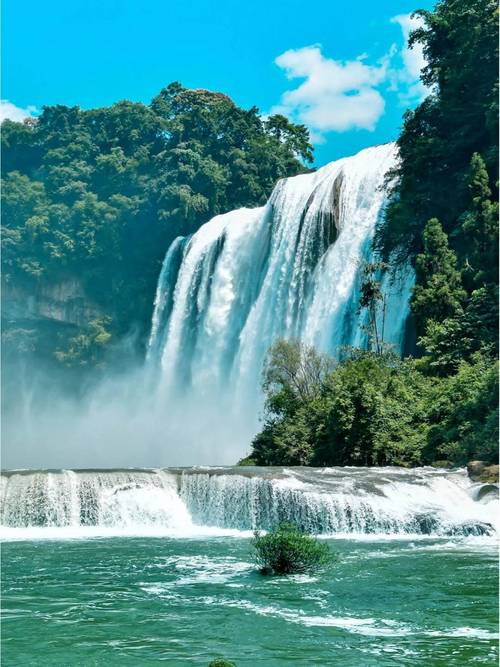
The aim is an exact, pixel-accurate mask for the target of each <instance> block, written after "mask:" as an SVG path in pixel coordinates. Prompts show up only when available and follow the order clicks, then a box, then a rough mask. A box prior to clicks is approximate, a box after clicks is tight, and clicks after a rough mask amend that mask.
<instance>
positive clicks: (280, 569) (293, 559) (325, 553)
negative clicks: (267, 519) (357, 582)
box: [253, 523, 332, 574]
mask: <svg viewBox="0 0 500 667" xmlns="http://www.w3.org/2000/svg"><path fill="white" fill-rule="evenodd" d="M253 547H254V549H255V559H256V561H257V564H258V565H259V567H260V570H261V572H262V573H263V574H300V573H303V572H308V571H311V570H314V569H315V568H318V567H321V566H322V565H326V564H327V563H328V562H329V561H330V560H331V558H332V555H331V552H330V549H329V547H328V545H327V544H324V543H322V542H318V540H316V539H314V538H313V537H311V536H310V535H306V534H304V533H302V532H301V531H300V530H299V529H298V528H297V527H296V526H294V525H293V524H290V523H281V524H279V525H278V526H277V527H276V528H274V529H273V530H271V531H270V532H269V533H267V535H261V534H260V533H259V532H258V531H256V532H255V533H254V539H253Z"/></svg>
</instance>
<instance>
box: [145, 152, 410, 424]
mask: <svg viewBox="0 0 500 667" xmlns="http://www.w3.org/2000/svg"><path fill="white" fill-rule="evenodd" d="M395 159H396V148H395V145H393V144H386V145H383V146H376V147H374V148H369V149H366V150H363V151H361V152H360V153H359V154H357V155H355V156H354V157H350V158H346V159H342V160H338V161H336V162H333V163H331V164H329V165H327V166H325V167H323V168H321V169H319V170H318V171H316V172H314V173H311V174H303V175H300V176H295V177H293V178H289V179H284V180H282V181H280V182H279V183H278V184H277V186H276V188H275V189H274V192H273V193H272V195H271V197H270V199H269V201H268V203H267V204H266V205H265V206H264V207H261V208H256V209H240V210H237V211H231V212H230V213H227V214H224V215H219V216H216V217H215V218H213V219H212V220H210V221H209V222H207V223H206V224H205V225H203V226H202V227H201V228H200V229H199V230H198V231H197V232H196V234H194V235H193V236H192V237H190V238H189V239H185V240H182V239H177V240H176V241H175V242H174V244H173V245H172V246H171V247H170V248H169V250H168V252H167V255H166V257H165V262H164V265H163V269H162V272H161V276H160V279H159V282H158V289H157V295H156V300H155V311H154V315H153V322H152V327H151V339H150V345H149V354H148V357H149V360H150V362H151V363H152V365H153V367H156V368H157V370H158V374H159V383H160V387H161V389H162V390H163V395H165V394H166V396H167V397H168V398H169V399H175V398H176V397H178V396H179V395H180V394H184V395H189V396H190V397H191V400H192V401H193V402H197V401H198V402H201V401H206V399H207V398H208V399H210V397H212V396H214V395H217V396H218V397H220V400H221V401H222V402H224V403H225V404H226V405H229V409H228V411H226V414H227V412H232V411H234V412H238V410H239V412H240V413H245V414H247V415H248V414H250V413H251V414H253V415H255V416H256V415H257V412H258V409H259V406H260V400H261V397H260V374H261V369H262V365H263V361H264V358H265V355H266V353H267V350H268V348H269V346H270V345H271V344H272V343H273V342H274V341H275V340H276V339H278V338H283V337H284V338H291V337H294V338H300V339H302V340H304V341H306V342H307V343H310V344H313V345H315V346H317V347H318V348H319V349H321V350H323V351H326V352H328V353H330V354H332V355H337V354H338V353H339V349H340V348H341V347H342V346H346V345H356V346H363V345H366V334H365V332H364V330H363V324H365V322H366V314H365V313H361V314H360V313H359V309H358V302H359V290H360V284H361V267H362V264H363V262H364V261H370V260H372V259H373V258H372V251H371V241H372V238H373V233H374V230H375V226H376V224H377V222H378V221H379V220H380V217H381V215H382V212H383V209H384V205H385V194H384V190H383V182H384V176H385V174H386V172H387V171H388V170H389V169H390V168H391V167H393V166H394V163H395ZM412 284H413V274H412V272H411V270H410V269H407V270H405V271H402V272H401V274H400V275H398V276H389V275H386V276H385V277H384V279H383V289H384V292H385V293H386V296H387V322H386V328H385V330H386V334H387V335H386V339H387V341H388V342H390V343H392V344H393V345H394V346H395V348H396V349H398V350H399V349H401V347H402V344H403V335H404V328H405V321H406V318H407V315H408V303H409V295H410V292H411V287H412ZM227 397H230V400H229V401H227V400H226V399H227ZM254 425H255V419H254Z"/></svg>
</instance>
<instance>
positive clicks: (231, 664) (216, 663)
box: [208, 658, 236, 667]
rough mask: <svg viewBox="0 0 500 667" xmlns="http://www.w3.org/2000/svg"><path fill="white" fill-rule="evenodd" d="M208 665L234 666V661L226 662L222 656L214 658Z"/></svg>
mask: <svg viewBox="0 0 500 667" xmlns="http://www.w3.org/2000/svg"><path fill="white" fill-rule="evenodd" d="M208 667H236V665H235V664H234V662H228V661H227V660H223V659H222V658H217V659H216V660H212V662H211V663H210V664H209V665H208Z"/></svg>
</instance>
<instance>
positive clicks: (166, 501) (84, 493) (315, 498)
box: [1, 468, 498, 538]
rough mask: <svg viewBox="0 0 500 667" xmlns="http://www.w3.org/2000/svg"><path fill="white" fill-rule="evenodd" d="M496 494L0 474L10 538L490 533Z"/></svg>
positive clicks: (320, 481) (392, 472) (192, 477)
mask: <svg viewBox="0 0 500 667" xmlns="http://www.w3.org/2000/svg"><path fill="white" fill-rule="evenodd" d="M497 497H498V488H497V487H496V486H494V485H479V486H478V485H473V484H471V482H470V481H469V480H468V477H467V475H466V473H465V471H463V470H457V471H441V470H436V469H431V468H418V469H414V470H403V469H398V468H326V469H313V468H311V469H304V468H288V469H287V468H270V469H264V468H261V469H258V468H257V469H252V470H250V469H248V470H242V469H241V468H212V469H208V468H207V469H200V468H188V469H170V470H150V471H147V470H137V471H133V470H129V471H52V472H44V471H40V472H27V471H26V472H11V473H5V474H2V521H1V523H2V532H3V533H5V535H6V536H7V537H21V538H24V537H30V536H33V535H36V536H43V535H44V532H45V533H47V531H48V535H52V534H53V532H51V530H52V531H53V529H62V531H63V534H65V533H64V531H66V533H67V532H69V534H70V535H73V536H75V535H76V536H80V535H82V536H84V535H88V534H110V532H111V533H112V534H118V535H120V534H130V533H133V534H145V533H148V532H151V531H156V532H157V533H158V532H159V533H160V534H174V535H175V534H181V535H186V534H198V533H200V531H201V532H203V530H205V531H206V530H207V529H217V530H228V529H230V530H245V531H246V530H250V529H255V528H263V529H266V528H270V527H271V526H273V525H275V524H276V523H277V522H279V521H285V520H286V521H292V522H293V523H295V524H297V525H299V526H301V527H303V528H304V529H306V530H308V531H310V532H313V533H317V534H345V533H348V534H354V535H356V534H357V535H360V534H372V535H373V534H376V535H415V534H420V535H422V534H429V535H448V536H453V535H455V536H467V535H488V534H491V533H493V532H494V527H496V521H497V509H498V503H497V500H496V498H497Z"/></svg>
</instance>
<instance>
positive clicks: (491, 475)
mask: <svg viewBox="0 0 500 667" xmlns="http://www.w3.org/2000/svg"><path fill="white" fill-rule="evenodd" d="M467 472H468V473H469V477H470V478H471V480H472V481H473V482H484V483H489V484H495V483H498V465H497V464H496V465H490V464H488V463H487V462H486V461H469V463H468V464H467Z"/></svg>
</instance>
